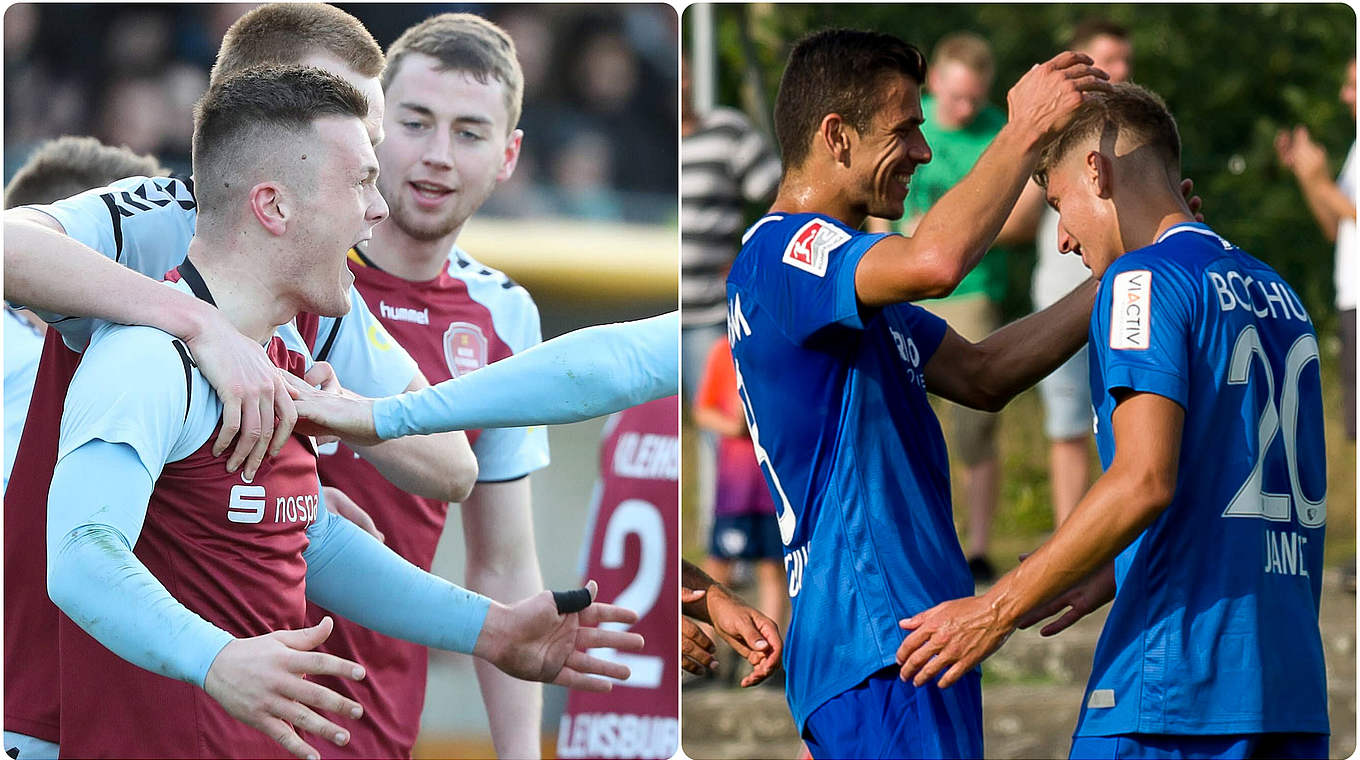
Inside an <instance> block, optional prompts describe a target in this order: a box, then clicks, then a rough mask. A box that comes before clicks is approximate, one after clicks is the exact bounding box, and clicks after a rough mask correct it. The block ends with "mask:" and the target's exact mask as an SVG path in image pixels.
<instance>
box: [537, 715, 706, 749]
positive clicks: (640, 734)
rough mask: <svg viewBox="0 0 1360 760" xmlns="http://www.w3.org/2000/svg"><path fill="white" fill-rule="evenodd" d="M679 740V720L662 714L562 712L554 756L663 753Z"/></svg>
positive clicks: (677, 744) (674, 746) (677, 743)
mask: <svg viewBox="0 0 1360 760" xmlns="http://www.w3.org/2000/svg"><path fill="white" fill-rule="evenodd" d="M679 742H680V722H679V721H678V720H676V719H675V718H672V717H668V716H664V715H630V714H628V713H612V712H611V713H580V714H577V715H574V716H573V715H563V716H562V722H561V725H560V726H559V728H558V732H557V756H558V757H667V756H669V755H670V754H671V753H673V752H675V748H676V747H677V746H679Z"/></svg>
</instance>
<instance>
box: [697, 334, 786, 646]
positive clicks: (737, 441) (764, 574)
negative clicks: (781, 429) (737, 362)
mask: <svg viewBox="0 0 1360 760" xmlns="http://www.w3.org/2000/svg"><path fill="white" fill-rule="evenodd" d="M693 411H694V423H695V424H696V425H698V426H699V427H700V428H703V429H704V430H707V431H709V432H712V433H716V434H717V435H719V436H721V442H720V443H719V447H718V472H717V486H716V490H715V494H714V498H713V511H714V517H713V536H712V541H711V542H710V543H709V549H708V560H707V561H706V562H704V571H705V572H707V573H708V574H709V575H710V576H711V577H712V578H713V579H714V580H715V581H717V582H718V583H721V584H723V585H724V586H728V585H731V584H732V565H733V564H734V563H735V562H738V561H747V562H751V563H753V564H754V566H755V578H756V589H757V593H756V607H757V608H758V609H759V610H760V611H761V612H762V613H763V614H764V615H765V616H766V617H768V618H770V619H771V620H774V621H775V622H776V623H778V624H779V625H780V626H783V625H784V607H785V601H786V600H787V599H788V595H787V594H785V593H784V543H783V541H782V540H781V539H780V538H779V521H778V519H777V518H776V517H775V506H774V497H772V496H771V495H770V489H769V488H768V487H766V485H765V475H764V474H763V473H762V472H761V470H760V465H759V464H757V463H756V453H755V448H754V447H753V446H752V444H751V433H750V431H749V430H747V428H746V413H745V412H743V411H742V407H741V398H740V397H739V396H738V395H737V373H736V369H735V368H734V366H733V364H732V349H731V347H730V346H728V344H727V337H726V336H723V337H721V338H718V339H717V340H715V341H713V344H712V346H711V347H710V350H709V352H708V360H707V361H706V362H704V374H703V378H702V380H701V381H700V383H699V392H698V394H697V395H696V396H695V399H694V410H693Z"/></svg>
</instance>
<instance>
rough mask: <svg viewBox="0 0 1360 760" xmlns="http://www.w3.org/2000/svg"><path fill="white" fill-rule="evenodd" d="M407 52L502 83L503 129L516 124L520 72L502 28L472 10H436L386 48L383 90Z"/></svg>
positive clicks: (520, 104)
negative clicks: (428, 57) (434, 14)
mask: <svg viewBox="0 0 1360 760" xmlns="http://www.w3.org/2000/svg"><path fill="white" fill-rule="evenodd" d="M409 53H421V54H423V55H428V56H430V57H431V58H434V59H436V60H438V61H439V64H440V66H441V68H443V69H444V70H447V71H461V72H466V73H468V74H471V75H472V76H473V77H474V78H476V79H477V81H478V82H482V83H486V82H489V81H491V80H493V79H494V80H496V81H498V82H500V83H501V84H503V85H505V112H506V114H507V115H508V116H509V118H508V119H507V120H506V129H507V130H513V129H514V128H515V126H516V125H518V124H519V115H520V111H521V109H522V108H523V105H524V72H523V71H521V70H520V67H519V58H517V57H516V56H515V42H514V40H512V39H510V35H508V34H506V33H505V30H504V29H501V28H500V27H499V26H496V25H495V24H493V23H491V22H490V21H487V20H486V19H484V18H482V17H481V16H478V15H475V14H472V13H441V14H439V15H438V16H431V17H430V18H427V19H425V20H424V21H422V22H420V23H419V24H416V25H415V26H413V27H411V28H410V29H407V30H406V31H405V32H402V34H401V36H400V37H398V38H397V41H396V42H393V43H392V44H391V46H389V47H388V48H387V60H388V66H387V69H386V70H384V71H383V77H382V83H383V89H384V90H386V89H387V87H388V86H389V85H391V84H392V79H393V78H394V77H396V75H397V72H398V71H399V70H401V61H402V59H403V58H405V57H406V55H407V54H409Z"/></svg>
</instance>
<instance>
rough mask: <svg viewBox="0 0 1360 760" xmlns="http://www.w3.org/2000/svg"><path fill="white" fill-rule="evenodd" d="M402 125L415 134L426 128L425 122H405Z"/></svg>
mask: <svg viewBox="0 0 1360 760" xmlns="http://www.w3.org/2000/svg"><path fill="white" fill-rule="evenodd" d="M401 125H402V126H403V127H405V128H407V129H409V130H411V131H413V132H414V131H417V130H421V129H424V128H425V122H422V121H403V122H401Z"/></svg>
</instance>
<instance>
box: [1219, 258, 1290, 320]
mask: <svg viewBox="0 0 1360 760" xmlns="http://www.w3.org/2000/svg"><path fill="white" fill-rule="evenodd" d="M1208 275H1209V282H1210V283H1212V284H1213V286H1214V290H1215V291H1216V292H1217V294H1218V308H1220V309H1222V310H1223V311H1232V310H1233V309H1246V310H1248V311H1250V312H1252V313H1253V314H1255V315H1256V316H1258V317H1260V318H1262V319H1264V318H1266V317H1270V318H1271V319H1297V320H1299V321H1301V322H1307V321H1309V319H1308V312H1307V311H1305V310H1304V308H1303V303H1302V302H1301V301H1299V297H1298V296H1297V295H1295V293H1294V291H1293V289H1292V288H1290V287H1289V286H1288V285H1286V284H1285V283H1284V281H1283V280H1279V279H1271V280H1265V279H1256V278H1253V277H1252V276H1251V275H1249V274H1242V273H1241V272H1239V271H1237V270H1236V269H1229V270H1228V271H1226V272H1223V273H1221V274H1220V273H1219V272H1209V273H1208ZM1253 286H1255V287H1253Z"/></svg>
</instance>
